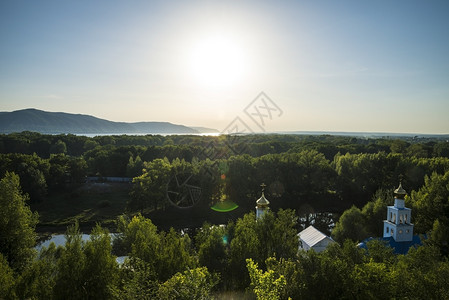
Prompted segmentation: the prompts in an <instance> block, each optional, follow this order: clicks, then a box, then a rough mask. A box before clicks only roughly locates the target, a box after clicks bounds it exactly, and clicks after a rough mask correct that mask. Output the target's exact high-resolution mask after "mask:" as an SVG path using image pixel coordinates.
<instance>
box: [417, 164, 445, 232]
mask: <svg viewBox="0 0 449 300" xmlns="http://www.w3.org/2000/svg"><path fill="white" fill-rule="evenodd" d="M424 182H425V184H424V186H423V187H422V188H421V189H419V191H418V192H416V191H413V192H412V195H411V202H412V205H413V209H414V220H415V221H414V223H415V228H416V232H419V233H425V232H427V231H429V230H431V229H432V227H433V223H434V221H435V220H436V219H437V218H439V219H440V222H441V221H449V171H447V172H446V173H445V174H444V175H440V174H438V173H435V172H434V173H433V174H432V175H431V176H430V177H429V176H426V177H425V179H424ZM442 225H445V226H448V225H449V224H446V223H442Z"/></svg>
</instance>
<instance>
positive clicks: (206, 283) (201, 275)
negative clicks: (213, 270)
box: [158, 267, 219, 300]
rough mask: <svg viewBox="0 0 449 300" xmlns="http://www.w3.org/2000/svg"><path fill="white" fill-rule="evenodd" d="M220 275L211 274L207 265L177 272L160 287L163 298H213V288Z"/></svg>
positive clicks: (166, 299) (159, 295) (161, 297)
mask: <svg viewBox="0 0 449 300" xmlns="http://www.w3.org/2000/svg"><path fill="white" fill-rule="evenodd" d="M218 280H219V277H218V276H217V275H216V274H210V273H209V271H208V270H207V268H206V267H201V268H195V269H190V270H186V271H184V272H182V273H176V274H175V275H173V276H172V277H171V278H170V279H168V280H167V281H165V282H164V283H163V284H161V285H160V287H159V292H158V299H161V300H196V299H198V300H200V299H211V298H212V293H211V292H212V289H213V287H214V286H215V285H216V284H217V283H218Z"/></svg>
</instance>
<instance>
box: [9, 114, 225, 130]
mask: <svg viewBox="0 0 449 300" xmlns="http://www.w3.org/2000/svg"><path fill="white" fill-rule="evenodd" d="M22 131H34V132H40V133H47V134H58V133H73V134H133V133H135V134H171V133H173V134H198V133H216V132H218V131H217V130H216V129H211V128H204V127H188V126H184V125H176V124H172V123H169V122H137V123H126V122H112V121H108V120H104V119H100V118H96V117H93V116H89V115H81V114H69V113H63V112H47V111H42V110H38V109H23V110H17V111H13V112H0V133H12V132H22Z"/></svg>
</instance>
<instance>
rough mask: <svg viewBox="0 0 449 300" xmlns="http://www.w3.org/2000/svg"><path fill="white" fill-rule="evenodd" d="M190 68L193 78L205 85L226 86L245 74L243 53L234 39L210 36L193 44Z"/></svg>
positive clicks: (242, 77)
mask: <svg viewBox="0 0 449 300" xmlns="http://www.w3.org/2000/svg"><path fill="white" fill-rule="evenodd" d="M190 68H191V73H192V75H193V77H194V80H195V81H196V82H197V83H199V84H201V85H203V86H205V87H228V86H233V85H236V84H238V83H240V82H241V81H242V80H243V79H244V77H245V75H246V59H245V53H244V51H243V49H242V48H241V46H240V45H239V44H238V43H237V42H236V41H234V40H232V39H228V38H225V37H218V36H217V37H210V38H206V39H203V40H201V41H199V42H198V43H197V44H196V45H194V46H193V48H192V52H191V57H190Z"/></svg>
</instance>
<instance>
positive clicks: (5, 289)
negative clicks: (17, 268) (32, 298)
mask: <svg viewBox="0 0 449 300" xmlns="http://www.w3.org/2000/svg"><path fill="white" fill-rule="evenodd" d="M14 285H15V278H14V272H13V270H12V269H11V268H10V267H9V264H8V261H7V260H6V259H5V257H3V255H2V254H1V253H0V297H2V299H3V297H4V299H15V298H16V297H15V294H14Z"/></svg>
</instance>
